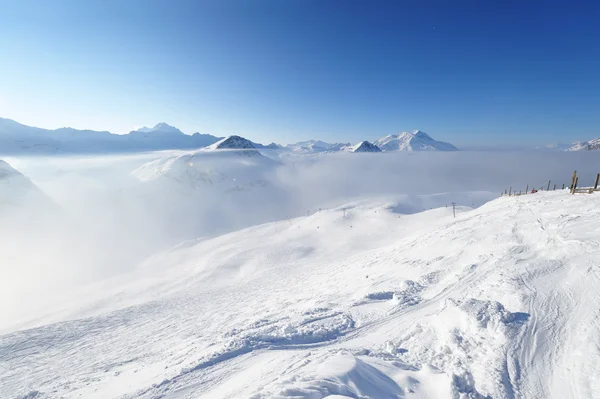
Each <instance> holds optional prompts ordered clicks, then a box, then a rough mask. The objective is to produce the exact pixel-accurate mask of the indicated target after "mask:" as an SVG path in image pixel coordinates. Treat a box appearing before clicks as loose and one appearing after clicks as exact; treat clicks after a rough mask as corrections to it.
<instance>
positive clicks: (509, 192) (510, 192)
mask: <svg viewBox="0 0 600 399" xmlns="http://www.w3.org/2000/svg"><path fill="white" fill-rule="evenodd" d="M508 195H509V196H511V195H512V187H511V188H510V190H508Z"/></svg>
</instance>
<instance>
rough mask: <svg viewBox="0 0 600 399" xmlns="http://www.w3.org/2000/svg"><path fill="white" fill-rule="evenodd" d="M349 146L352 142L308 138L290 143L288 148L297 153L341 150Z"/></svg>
mask: <svg viewBox="0 0 600 399" xmlns="http://www.w3.org/2000/svg"><path fill="white" fill-rule="evenodd" d="M349 146H350V143H326V142H324V141H320V140H308V141H301V142H299V143H295V144H288V145H287V146H286V148H287V149H290V150H292V151H293V152H296V153H324V152H337V151H341V150H342V149H343V148H346V147H349Z"/></svg>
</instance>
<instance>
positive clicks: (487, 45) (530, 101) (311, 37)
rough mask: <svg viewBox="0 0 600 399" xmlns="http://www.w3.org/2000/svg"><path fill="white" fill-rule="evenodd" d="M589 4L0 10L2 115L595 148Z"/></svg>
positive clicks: (23, 1)
mask: <svg viewBox="0 0 600 399" xmlns="http://www.w3.org/2000/svg"><path fill="white" fill-rule="evenodd" d="M587 3H590V4H586V3H580V4H576V3H575V2H567V1H564V2H560V3H554V4H553V3H552V2H550V1H543V2H542V1H540V2H537V1H480V0H478V1H472V2H465V1H447V0H444V1H421V0H414V1H412V0H406V1H404V0H398V1H394V2H383V1H376V2H371V1H360V2H357V1H311V0H289V1H288V0H270V1H264V0H254V1H250V0H239V1H218V2H217V1H204V2H202V1H177V0H173V1H151V0H144V1H138V0H121V1H113V0H103V1H91V0H90V1H86V0H73V1H60V0H57V1H52V2H51V1H46V0H42V1H28V0H19V1H4V0H0V10H1V11H0V52H1V53H0V60H1V61H0V116H1V117H7V118H12V119H15V120H17V121H19V122H22V123H25V124H30V125H34V126H40V127H47V128H56V127H62V126H72V127H76V128H92V129H96V130H110V131H113V132H115V133H126V132H128V131H129V130H132V129H133V128H134V127H139V126H142V125H154V124H155V123H157V122H160V121H165V122H167V123H170V124H172V125H175V126H177V127H179V128H180V129H182V130H183V131H184V132H186V133H193V132H196V131H199V132H201V133H212V134H216V135H227V134H241V135H245V136H247V137H249V138H252V139H254V140H259V141H277V142H283V143H286V142H293V141H299V140H304V139H309V138H321V139H325V140H336V141H358V140H360V139H374V138H376V137H379V136H383V135H386V134H389V133H394V132H399V131H404V130H413V129H421V130H424V131H426V132H428V133H430V134H431V135H432V136H433V137H434V138H437V139H441V140H447V141H451V142H453V143H455V144H457V145H462V144H464V143H468V142H475V143H478V144H496V143H511V144H512V143H546V142H555V141H557V140H560V141H563V142H564V141H571V140H576V139H588V138H592V137H598V136H600V23H599V22H598V16H599V15H600V8H598V7H600V6H596V5H594V4H591V3H593V2H587Z"/></svg>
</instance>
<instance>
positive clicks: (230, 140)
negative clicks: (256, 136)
mask: <svg viewBox="0 0 600 399" xmlns="http://www.w3.org/2000/svg"><path fill="white" fill-rule="evenodd" d="M207 148H208V149H211V150H256V147H255V146H254V144H252V142H251V141H250V140H248V139H245V138H243V137H240V136H229V137H225V138H224V139H222V140H219V141H217V142H216V143H214V144H212V145H210V146H208V147H207Z"/></svg>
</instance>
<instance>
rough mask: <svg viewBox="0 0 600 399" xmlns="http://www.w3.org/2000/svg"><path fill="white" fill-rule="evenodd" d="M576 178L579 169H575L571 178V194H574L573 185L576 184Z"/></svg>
mask: <svg viewBox="0 0 600 399" xmlns="http://www.w3.org/2000/svg"><path fill="white" fill-rule="evenodd" d="M576 178H577V171H573V177H572V178H571V188H570V190H571V194H572V191H573V187H574V186H575V179H576Z"/></svg>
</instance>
